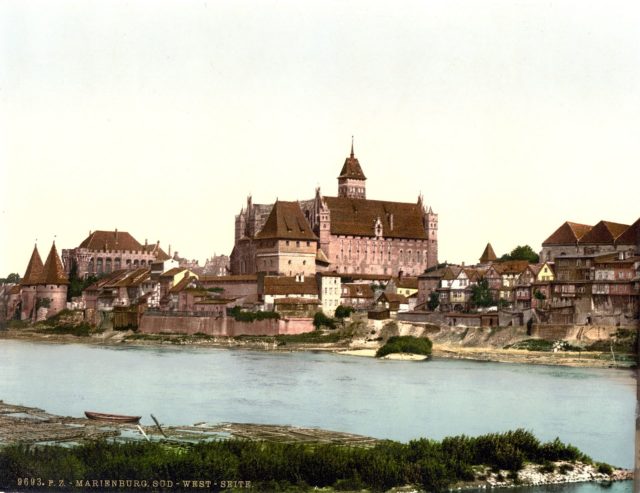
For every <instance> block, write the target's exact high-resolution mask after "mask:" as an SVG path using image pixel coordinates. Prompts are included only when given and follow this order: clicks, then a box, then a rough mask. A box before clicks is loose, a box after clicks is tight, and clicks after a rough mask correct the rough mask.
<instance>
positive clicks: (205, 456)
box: [0, 429, 610, 492]
mask: <svg viewBox="0 0 640 493" xmlns="http://www.w3.org/2000/svg"><path fill="white" fill-rule="evenodd" d="M546 445H547V444H544V445H540V443H539V442H538V440H537V439H536V438H535V437H534V436H533V435H532V434H531V433H530V432H528V431H525V430H521V429H519V430H516V431H512V432H507V433H501V434H497V433H494V434H490V435H483V436H479V437H475V438H472V437H467V436H464V435H462V436H457V437H450V438H445V439H444V440H442V442H436V441H433V440H427V439H419V440H413V441H411V442H409V443H407V444H404V443H399V442H393V441H384V442H379V443H378V444H377V445H375V446H374V447H372V448H364V447H354V446H345V445H337V444H324V443H315V444H299V443H298V444H291V443H278V442H252V441H248V440H225V441H215V442H201V443H197V444H186V445H167V444H162V443H158V442H138V443H133V442H127V443H113V442H105V441H98V442H91V443H85V444H83V445H79V446H77V447H70V448H69V447H60V446H40V447H29V446H25V445H10V446H6V447H2V448H0V488H9V489H11V488H15V487H16V483H15V481H16V478H21V477H41V478H54V477H55V478H57V477H64V478H65V479H67V480H68V481H71V482H72V483H73V484H75V481H77V480H83V479H86V478H91V479H98V480H99V479H113V478H128V479H129V478H130V479H136V478H138V479H148V480H151V479H152V478H173V479H174V480H175V481H177V482H180V481H182V480H187V479H192V478H206V479H208V480H210V481H212V482H217V483H218V484H220V482H221V481H222V480H228V479H230V478H234V479H235V478H242V479H243V480H244V481H251V486H252V488H253V489H254V491H309V490H312V489H314V488H333V489H335V490H336V491H345V490H351V491H354V490H360V489H368V490H372V491H387V490H389V489H391V488H394V487H399V486H404V485H413V486H420V487H422V488H424V489H425V490H426V491H433V492H439V491H445V490H446V489H448V488H449V487H451V486H452V485H453V484H454V483H456V482H458V481H469V480H473V479H474V474H473V467H477V466H481V465H484V466H488V467H490V468H493V469H495V470H504V469H506V470H509V471H511V473H510V474H509V476H510V477H512V478H513V477H515V476H516V471H517V470H518V469H519V468H521V467H522V464H523V462H524V461H530V462H533V463H541V464H548V463H549V462H550V461H554V460H567V459H562V458H560V457H559V456H562V455H563V451H565V450H573V448H572V447H571V446H567V445H564V444H561V443H560V442H557V441H556V442H553V446H552V447H550V448H548V449H545V446H546ZM543 449H545V450H546V452H544V453H548V452H549V451H550V450H551V451H553V453H552V454H551V455H549V457H546V456H544V453H543ZM564 455H566V454H564ZM578 455H581V454H579V452H578ZM601 466H602V468H603V471H606V465H605V464H602V465H601ZM608 467H609V468H610V466H608ZM266 478H268V479H266ZM181 487H182V485H178V488H177V489H176V490H175V491H182V489H181Z"/></svg>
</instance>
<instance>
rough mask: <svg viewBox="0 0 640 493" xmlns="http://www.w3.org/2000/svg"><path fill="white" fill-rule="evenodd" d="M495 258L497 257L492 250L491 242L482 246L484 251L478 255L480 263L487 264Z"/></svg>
mask: <svg viewBox="0 0 640 493" xmlns="http://www.w3.org/2000/svg"><path fill="white" fill-rule="evenodd" d="M497 258H498V257H497V256H496V252H494V251H493V247H492V246H491V243H487V246H486V247H485V248H484V252H482V255H481V256H480V263H481V264H487V263H489V262H493V261H495V260H497Z"/></svg>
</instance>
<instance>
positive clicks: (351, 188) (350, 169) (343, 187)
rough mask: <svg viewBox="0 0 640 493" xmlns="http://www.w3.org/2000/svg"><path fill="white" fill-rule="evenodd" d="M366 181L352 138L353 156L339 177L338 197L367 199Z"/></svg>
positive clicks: (346, 161) (343, 167)
mask: <svg viewBox="0 0 640 493" xmlns="http://www.w3.org/2000/svg"><path fill="white" fill-rule="evenodd" d="M366 179H367V177H366V176H364V173H363V172H362V168H361V167H360V162H359V161H358V158H357V157H355V154H354V152H353V136H351V154H350V155H349V157H348V158H347V159H345V160H344V165H343V166H342V171H340V176H338V197H348V198H352V199H366V198H367V188H366V185H365V181H366Z"/></svg>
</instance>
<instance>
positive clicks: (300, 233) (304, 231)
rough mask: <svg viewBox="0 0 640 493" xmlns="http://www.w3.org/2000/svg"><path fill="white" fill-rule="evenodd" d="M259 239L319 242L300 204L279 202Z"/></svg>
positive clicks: (258, 235) (272, 210)
mask: <svg viewBox="0 0 640 493" xmlns="http://www.w3.org/2000/svg"><path fill="white" fill-rule="evenodd" d="M256 238H258V239H266V238H271V239H287V240H310V241H317V240H318V237H317V236H316V235H315V234H314V233H313V231H312V230H311V226H309V223H308V222H307V220H306V219H305V217H304V214H302V210H301V209H300V204H298V202H283V201H280V200H279V201H277V202H276V203H275V204H274V205H273V209H271V213H270V214H269V217H268V218H267V221H266V222H265V223H264V226H263V228H262V230H261V231H260V232H259V233H258V234H257V235H256Z"/></svg>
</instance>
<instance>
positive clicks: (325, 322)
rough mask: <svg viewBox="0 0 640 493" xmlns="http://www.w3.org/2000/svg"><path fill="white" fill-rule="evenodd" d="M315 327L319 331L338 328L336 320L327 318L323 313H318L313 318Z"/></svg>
mask: <svg viewBox="0 0 640 493" xmlns="http://www.w3.org/2000/svg"><path fill="white" fill-rule="evenodd" d="M313 326H314V327H315V328H316V329H319V328H320V327H327V328H328V329H335V328H336V321H335V320H334V319H332V318H331V317H327V316H326V315H325V314H324V313H322V312H317V313H316V314H315V315H314V316H313Z"/></svg>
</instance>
